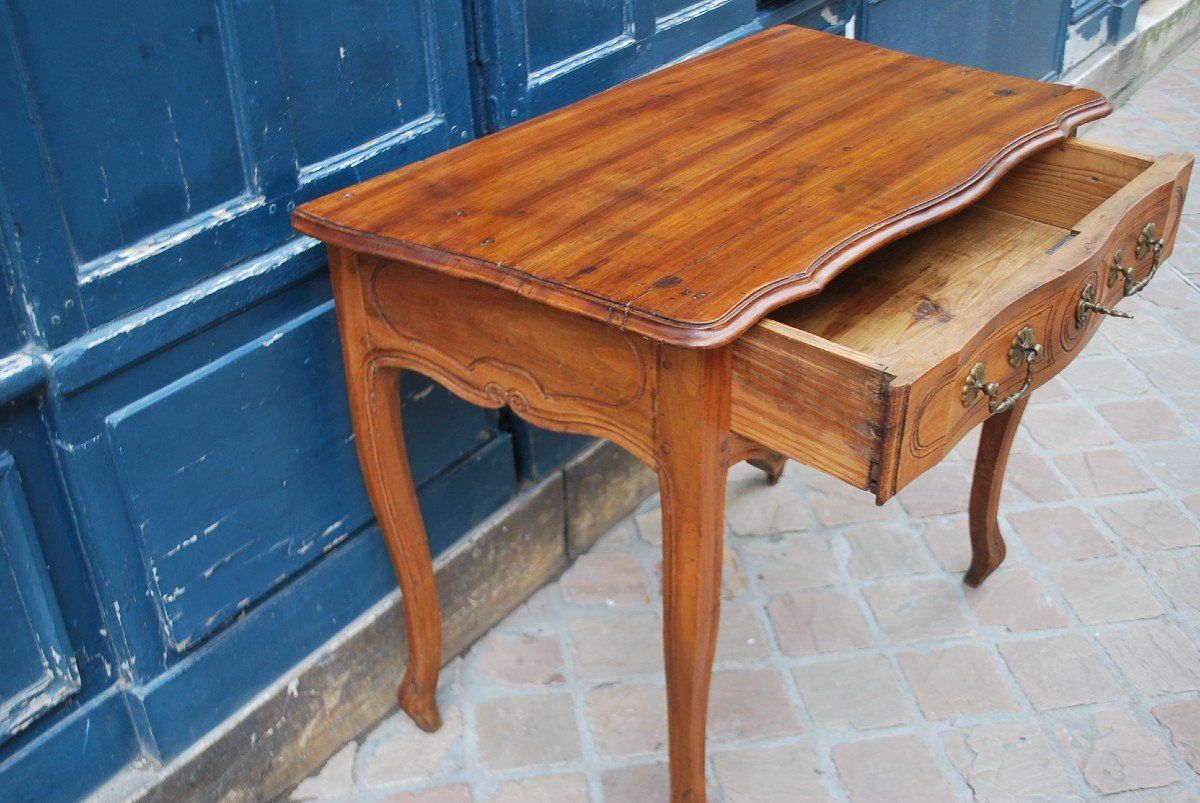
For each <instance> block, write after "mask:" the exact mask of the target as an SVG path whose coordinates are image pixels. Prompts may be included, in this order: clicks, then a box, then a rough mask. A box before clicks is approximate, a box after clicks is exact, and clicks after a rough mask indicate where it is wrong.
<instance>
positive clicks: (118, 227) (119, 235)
mask: <svg viewBox="0 0 1200 803" xmlns="http://www.w3.org/2000/svg"><path fill="white" fill-rule="evenodd" d="M13 27H14V33H15V35H16V40H17V41H18V42H19V43H20V45H21V56H22V62H23V66H24V68H25V75H26V78H27V81H28V90H27V91H28V92H29V95H30V98H31V100H32V102H33V103H32V105H33V106H34V108H35V110H36V114H37V118H38V121H39V129H40V132H41V135H42V137H41V139H42V143H43V147H44V148H45V157H46V159H47V160H48V162H49V163H50V164H51V165H53V178H54V180H55V182H56V183H57V184H58V185H59V186H60V187H63V188H64V189H67V191H66V192H62V193H61V194H60V196H59V197H60V198H61V208H62V211H63V217H64V218H65V228H66V235H67V236H68V238H69V239H70V241H71V243H72V246H73V250H74V252H75V255H76V257H77V258H78V259H79V261H80V263H81V266H80V268H81V271H83V272H85V273H86V272H88V271H89V270H95V269H98V268H100V267H101V266H102V265H103V264H105V263H106V262H110V261H111V258H110V259H109V260H102V261H101V262H98V263H97V262H95V260H97V259H98V258H100V257H102V256H104V255H106V254H109V253H110V252H114V251H117V250H118V249H122V248H127V247H129V246H132V245H133V244H135V243H137V242H138V241H140V240H142V239H144V238H146V237H148V236H150V235H151V234H153V233H154V232H156V231H158V230H160V229H163V228H166V227H168V226H173V225H176V224H178V223H180V222H181V221H183V220H185V219H186V218H189V217H191V216H192V215H195V214H200V213H202V212H204V211H205V210H207V209H211V208H212V207H216V206H218V205H221V204H223V203H226V202H228V201H230V200H231V199H234V198H237V197H239V196H241V195H242V194H243V193H244V192H245V191H246V190H247V187H246V180H245V174H244V172H243V170H242V164H241V158H240V153H239V148H238V136H237V129H236V126H235V123H234V109H233V99H232V98H231V96H230V92H229V83H228V81H227V80H226V76H225V69H224V54H223V52H222V47H221V42H220V38H219V35H218V27H219V22H218V19H217V13H216V8H215V6H214V5H213V4H212V3H208V2H203V0H182V1H181V2H177V3H173V4H172V6H171V13H170V14H163V13H162V9H161V7H160V6H157V5H148V4H136V3H120V2H112V1H111V0H110V2H103V0H101V1H100V2H93V3H83V4H79V3H69V4H68V3H58V2H38V3H36V4H32V3H22V2H15V3H13ZM64 87H71V91H69V92H64V91H62V89H63V88H64Z"/></svg>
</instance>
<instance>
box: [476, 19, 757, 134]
mask: <svg viewBox="0 0 1200 803" xmlns="http://www.w3.org/2000/svg"><path fill="white" fill-rule="evenodd" d="M755 13H756V6H755V3H754V0H703V1H702V2H695V3H680V2H676V1H675V0H570V2H561V0H560V2H553V0H476V2H475V30H476V36H477V39H478V42H477V50H478V53H479V56H480V58H481V60H482V64H483V83H484V86H485V91H484V96H485V98H486V101H487V103H486V109H485V112H484V114H485V120H484V126H485V128H486V129H487V130H489V131H494V130H497V129H500V128H503V127H505V126H508V125H512V124H513V123H516V122H520V121H521V120H527V119H529V118H530V117H535V116H537V115H539V114H542V113H544V112H547V111H550V110H551V109H555V108H558V107H559V106H564V105H566V104H568V103H571V102H572V101H575V100H579V99H580V98H582V97H585V96H587V95H591V94H593V93H595V92H600V91H602V90H604V89H607V88H608V87H610V86H613V85H614V84H617V83H620V82H622V81H627V80H629V79H631V78H634V77H636V76H638V75H641V74H643V73H646V72H649V71H650V70H653V69H656V68H658V67H661V66H663V65H664V64H667V63H669V62H671V61H673V60H675V59H678V58H680V57H682V56H684V55H686V54H687V53H688V52H689V51H691V50H694V49H696V48H699V47H702V46H704V45H705V44H707V43H709V42H711V41H712V40H713V39H716V38H717V37H719V36H722V35H725V34H728V33H730V32H731V31H733V30H734V29H736V28H738V27H739V26H742V25H746V24H749V23H751V22H752V21H753V20H754V19H755Z"/></svg>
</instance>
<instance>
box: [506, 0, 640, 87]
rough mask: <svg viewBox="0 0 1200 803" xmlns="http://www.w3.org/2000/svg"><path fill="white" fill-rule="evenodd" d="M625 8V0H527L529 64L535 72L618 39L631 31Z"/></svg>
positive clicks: (615, 41) (526, 28)
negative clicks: (563, 0) (567, 1)
mask: <svg viewBox="0 0 1200 803" xmlns="http://www.w3.org/2000/svg"><path fill="white" fill-rule="evenodd" d="M626 10H627V9H626V2H625V0H575V2H572V3H564V2H561V0H526V2H525V37H526V41H528V42H529V66H530V68H531V69H532V71H533V72H534V74H537V73H539V72H541V71H543V70H546V69H548V68H551V67H554V66H555V65H558V64H561V63H562V62H564V61H566V60H568V59H571V58H572V57H574V56H577V55H578V54H581V53H584V52H586V51H589V50H592V49H593V48H596V47H600V46H603V45H606V44H615V43H617V40H619V39H620V38H621V37H625V36H627V35H628V34H629V33H630V32H631V31H630V29H631V28H632V25H631V21H630V20H628V19H627V18H626ZM585 20H586V23H585V24H581V23H584V21H585ZM531 25H532V26H533V27H532V28H531V27H530V26H531Z"/></svg>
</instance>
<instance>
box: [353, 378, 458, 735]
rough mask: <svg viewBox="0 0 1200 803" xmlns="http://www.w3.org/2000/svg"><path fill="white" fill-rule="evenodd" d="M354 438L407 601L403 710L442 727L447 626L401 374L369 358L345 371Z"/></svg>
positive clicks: (426, 727)
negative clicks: (410, 447) (408, 442)
mask: <svg viewBox="0 0 1200 803" xmlns="http://www.w3.org/2000/svg"><path fill="white" fill-rule="evenodd" d="M347 374H348V376H349V387H350V409H351V416H352V418H353V420H354V432H355V440H356V441H357V443H358V456H359V460H360V461H361V463H362V469H363V477H364V479H365V480H366V484H367V492H368V493H369V494H370V497H371V503H372V505H373V506H374V508H375V514H376V516H377V517H378V519H379V529H380V530H381V531H382V532H383V539H384V542H385V543H386V544H387V548H388V553H389V554H390V555H391V558H392V566H393V567H394V568H395V570H396V577H397V579H399V581H400V592H401V593H402V594H403V596H404V618H405V625H406V629H407V633H408V666H407V668H406V669H405V670H404V679H403V680H402V681H401V683H400V691H399V697H400V707H401V708H403V709H404V710H405V712H407V713H408V715H409V716H410V717H412V719H413V721H414V722H416V723H417V725H419V726H420V727H421V728H422V729H423V730H426V731H435V730H437V729H438V728H440V727H441V726H442V718H441V715H440V714H439V713H438V707H437V697H436V694H437V676H438V668H439V667H440V666H441V661H442V625H441V613H440V610H439V607H438V598H437V585H436V582H435V580H434V577H433V559H432V558H431V557H430V554H429V542H428V540H427V539H426V537H425V525H424V523H423V522H422V520H421V509H420V507H419V506H418V504H417V493H416V490H415V488H414V486H413V480H412V473H411V471H410V470H409V466H408V451H407V449H406V448H405V445H404V430H403V427H402V426H401V418H400V376H399V374H400V372H399V369H397V368H392V367H382V366H379V365H378V364H376V363H374V362H372V361H370V360H368V361H367V362H366V364H365V365H363V367H362V368H361V369H360V370H359V371H349V370H348V371H347Z"/></svg>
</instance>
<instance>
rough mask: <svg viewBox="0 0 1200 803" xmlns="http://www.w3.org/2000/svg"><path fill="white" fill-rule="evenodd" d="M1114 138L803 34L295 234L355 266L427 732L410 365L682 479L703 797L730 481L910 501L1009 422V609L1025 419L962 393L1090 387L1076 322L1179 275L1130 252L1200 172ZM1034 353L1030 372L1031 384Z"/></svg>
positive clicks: (680, 727) (560, 119) (369, 423)
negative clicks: (819, 483)
mask: <svg viewBox="0 0 1200 803" xmlns="http://www.w3.org/2000/svg"><path fill="white" fill-rule="evenodd" d="M1107 109H1108V107H1107V104H1106V102H1105V101H1103V99H1101V98H1099V97H1098V96H1096V95H1094V94H1093V93H1089V92H1086V91H1081V90H1070V89H1068V88H1065V87H1057V86H1054V85H1048V84H1038V83H1034V82H1028V81H1021V80H1019V79H1015V78H1006V77H1003V76H996V75H990V74H988V73H981V72H978V71H974V70H968V69H965V68H957V67H952V66H949V65H944V64H938V63H935V62H930V61H926V60H922V59H916V58H913V57H911V56H903V55H900V54H896V53H891V52H888V51H883V50H880V49H878V48H874V47H872V46H869V45H864V44H861V43H857V42H847V41H844V40H841V39H837V38H833V37H827V36H824V35H821V34H814V33H811V32H806V31H802V30H800V29H790V28H785V29H775V30H772V31H769V32H765V33H763V34H759V35H757V36H753V37H749V38H748V39H746V40H744V41H742V42H739V43H736V44H734V45H731V46H729V47H727V48H724V49H722V50H720V51H717V52H716V53H713V54H711V55H708V56H705V57H702V58H699V59H696V60H694V61H692V62H688V63H686V64H683V65H680V66H677V67H673V68H669V69H666V70H663V71H662V72H660V73H657V74H655V75H653V76H649V77H647V78H644V79H641V80H640V81H637V82H633V83H631V84H629V85H626V86H624V87H619V88H617V89H614V90H612V91H610V92H606V93H603V94H602V95H600V96H598V97H596V98H593V99H591V100H588V101H585V102H583V103H580V104H576V105H575V106H572V107H569V108H567V109H565V110H563V111H561V112H558V113H555V114H553V115H550V116H548V117H547V118H543V119H541V120H537V121H532V122H530V123H528V124H524V125H521V126H517V127H515V128H514V129H511V130H509V131H506V132H502V133H501V134H497V135H493V136H491V137H488V138H486V139H484V140H482V141H480V142H477V143H472V144H470V145H467V146H464V147H463V148H461V149H458V150H455V151H453V152H451V153H448V154H445V155H443V156H438V157H434V158H433V159H430V160H428V161H426V162H424V163H422V164H419V165H415V166H413V167H410V168H407V169H405V170H402V171H398V172H396V173H392V174H388V175H386V176H383V177H381V178H379V179H375V180H373V181H369V182H366V183H364V184H361V185H358V186H356V187H353V188H351V189H349V190H347V191H345V192H343V193H339V194H336V195H334V196H329V197H328V198H325V199H322V200H320V201H317V202H314V203H312V204H309V205H307V206H305V207H302V208H301V209H300V210H297V212H296V213H295V216H294V220H295V225H296V227H297V228H298V229H300V230H301V231H304V232H306V233H310V234H314V235H316V236H319V237H321V238H322V239H324V240H326V242H327V243H328V244H329V253H330V268H331V272H332V277H333V287H334V294H335V297H336V308H337V314H338V321H339V326H340V329H341V333H342V344H343V351H344V356H345V366H346V377H347V386H348V388H349V395H350V404H351V411H352V415H353V420H354V429H355V433H356V439H357V445H358V451H359V457H360V460H361V463H362V466H363V473H364V476H365V478H366V483H367V489H368V492H369V494H370V496H371V501H372V503H373V505H374V507H375V511H376V513H377V516H378V520H379V525H380V528H381V530H382V532H383V536H384V539H385V542H386V543H387V546H388V549H389V552H390V554H391V557H392V560H393V563H394V565H395V569H396V573H397V576H398V578H399V582H400V587H401V591H402V594H403V604H404V611H405V621H406V626H407V633H408V642H407V643H408V660H407V664H406V667H405V672H404V677H403V680H402V682H401V685H400V690H399V698H400V705H401V706H402V707H403V709H404V710H405V711H407V712H408V713H409V714H410V715H411V716H412V717H413V719H414V720H415V721H416V722H417V724H419V725H420V726H421V727H423V728H425V729H436V728H437V727H439V725H440V722H441V719H440V716H439V714H438V708H437V701H436V688H437V674H438V669H439V667H440V664H441V662H442V660H443V658H444V656H443V655H442V651H441V627H442V625H441V621H440V615H439V607H438V598H437V593H436V588H435V581H434V574H433V566H432V562H431V560H430V554H429V548H428V544H427V540H426V534H425V531H424V528H423V524H422V520H421V515H420V510H419V507H418V503H417V497H416V494H415V491H414V489H413V485H412V477H411V472H410V470H409V467H408V460H407V455H406V451H405V445H404V439H403V428H402V420H401V412H400V404H399V389H398V377H399V371H400V370H401V369H409V370H415V371H419V372H422V373H424V374H426V375H428V376H430V377H433V378H434V379H436V380H437V381H439V382H440V383H442V384H443V385H445V386H446V387H447V388H449V389H450V390H451V391H452V392H454V393H456V394H457V395H459V396H461V397H462V398H464V399H467V400H468V401H472V402H474V403H476V404H480V405H483V406H486V407H492V408H497V407H503V406H507V407H509V408H511V409H512V410H513V411H514V412H515V413H517V414H518V415H520V416H522V417H523V418H525V419H527V420H529V421H531V422H532V423H535V424H537V425H539V426H543V427H547V428H549V429H553V430H556V431H563V432H576V433H583V434H590V435H596V436H599V437H604V438H608V439H610V440H612V441H614V442H616V443H618V444H620V445H621V446H623V447H624V448H626V449H628V450H629V451H630V452H631V453H633V454H634V455H636V456H637V457H638V458H639V459H641V460H642V461H644V462H645V463H646V464H647V465H649V466H650V467H651V468H653V469H654V470H655V471H656V472H657V474H658V477H659V487H660V490H661V493H662V515H663V644H664V652H665V663H666V697H667V702H668V740H669V748H670V786H671V800H672V801H673V802H674V803H682V802H683V801H689V802H690V803H702V801H704V800H705V799H706V791H705V721H706V713H707V705H708V688H709V680H710V672H711V667H712V660H713V654H714V650H715V645H716V635H717V623H718V621H719V606H720V599H721V598H720V585H721V558H722V537H723V532H724V526H723V518H724V504H725V483H726V474H727V470H728V468H729V467H730V466H731V465H733V464H734V463H736V462H738V461H740V460H749V461H751V462H752V463H753V464H754V465H756V466H758V467H760V468H762V469H763V470H764V471H765V472H766V473H767V480H768V481H772V482H773V481H774V480H776V479H778V476H779V473H780V472H781V471H782V470H783V464H784V461H785V459H786V458H794V459H797V460H800V461H802V462H805V463H807V464H809V465H811V466H815V467H816V468H818V469H820V470H822V471H825V472H827V473H829V474H831V475H833V476H836V477H838V478H840V479H842V480H844V481H846V482H848V483H850V484H852V485H855V486H857V487H859V488H864V489H868V490H870V491H873V492H874V493H875V494H876V497H877V498H878V500H879V501H880V502H883V501H884V500H886V499H887V498H888V497H890V496H891V495H892V494H894V493H895V492H896V491H897V490H899V489H900V488H901V487H903V486H904V485H905V484H906V483H907V482H909V481H911V480H912V479H913V478H914V477H916V476H918V475H919V474H920V473H922V472H923V471H925V470H927V469H928V468H930V467H931V466H932V465H934V464H936V463H937V461H938V460H940V459H941V458H942V457H944V456H945V454H946V453H947V452H948V451H949V449H950V448H951V447H953V445H954V444H955V443H956V442H957V441H958V440H959V439H960V438H961V437H962V436H963V435H964V434H965V433H966V432H967V431H969V430H970V429H971V428H972V427H974V426H976V425H978V424H979V423H980V422H985V423H984V431H983V437H982V438H981V441H980V446H979V456H978V459H977V461H976V469H975V478H974V484H973V486H972V494H971V501H970V538H971V544H972V554H973V557H972V563H971V568H970V571H969V572H968V574H967V577H966V581H967V582H970V583H973V584H977V583H979V582H982V581H983V580H984V579H985V578H986V577H987V575H988V574H990V573H991V572H992V571H993V570H994V569H995V568H996V567H997V566H998V565H999V563H1000V561H1001V560H1002V559H1003V557H1004V541H1003V538H1002V537H1001V533H1000V530H999V528H998V526H997V516H996V512H997V506H998V504H999V498H1000V490H1001V484H1002V481H1003V476H1004V469H1005V463H1006V461H1007V458H1008V452H1009V449H1010V447H1011V444H1012V438H1013V435H1014V433H1015V431H1016V428H1017V425H1018V422H1019V420H1020V417H1021V414H1022V412H1023V410H1024V407H1025V404H1026V403H1027V401H1028V396H1027V395H1025V396H1023V397H1022V398H1021V399H1020V400H1015V401H1013V402H1010V403H1005V404H1004V405H1002V406H997V407H995V408H991V409H990V408H989V401H990V400H989V398H988V397H987V396H986V395H985V394H980V395H979V397H978V398H976V399H973V400H971V399H968V400H967V402H966V403H965V404H964V398H965V397H964V394H963V386H964V381H965V380H966V378H967V376H968V375H969V372H970V371H971V370H973V367H974V366H976V365H977V364H978V365H982V366H983V367H984V369H985V371H986V376H985V379H986V381H987V382H995V383H996V386H995V388H994V389H993V391H992V392H993V393H994V394H995V396H996V399H995V401H994V402H993V404H996V405H999V401H1000V399H1002V398H1003V397H1005V396H1008V395H1009V394H1012V393H1014V392H1016V391H1017V389H1018V388H1019V387H1020V386H1021V385H1022V382H1023V381H1024V380H1025V379H1027V378H1028V380H1029V382H1028V386H1029V388H1036V387H1037V386H1038V385H1040V384H1041V383H1043V382H1045V381H1046V380H1047V379H1048V378H1049V377H1051V376H1053V375H1054V374H1055V373H1057V372H1058V371H1060V370H1062V368H1063V367H1064V366H1065V365H1066V364H1067V363H1068V362H1069V361H1070V360H1071V359H1072V358H1073V357H1074V356H1075V355H1076V354H1078V353H1079V350H1080V347H1081V346H1082V345H1083V344H1084V343H1086V342H1087V341H1088V339H1089V338H1090V337H1091V336H1092V335H1093V334H1094V333H1095V331H1096V329H1097V328H1098V327H1099V326H1100V324H1101V322H1102V321H1103V319H1104V317H1105V316H1103V315H1102V314H1100V313H1098V312H1094V313H1093V314H1090V315H1089V316H1086V317H1083V318H1081V317H1079V316H1078V315H1077V312H1078V310H1079V302H1080V300H1081V299H1083V298H1085V297H1088V298H1092V299H1094V301H1095V303H1099V304H1103V305H1107V306H1113V305H1115V304H1116V303H1117V302H1118V301H1120V300H1121V298H1122V288H1123V286H1124V282H1123V281H1116V282H1114V283H1112V284H1110V283H1109V282H1108V278H1109V276H1110V275H1111V270H1110V268H1111V265H1112V264H1113V263H1114V260H1116V259H1118V257H1119V258H1120V259H1121V260H1123V262H1122V264H1125V265H1131V266H1132V273H1133V278H1134V279H1142V278H1144V277H1146V276H1148V275H1149V273H1150V271H1151V270H1152V269H1153V265H1154V264H1155V262H1154V260H1155V254H1154V253H1152V252H1147V253H1144V254H1143V255H1142V256H1140V257H1139V256H1137V255H1136V252H1137V244H1138V240H1139V235H1140V234H1141V233H1142V232H1143V231H1145V230H1146V227H1147V224H1150V223H1153V224H1154V226H1155V229H1154V230H1155V238H1156V239H1158V238H1161V242H1159V244H1158V245H1159V247H1158V249H1157V250H1158V253H1157V257H1158V258H1160V259H1161V258H1165V257H1166V256H1167V255H1168V254H1169V253H1170V250H1171V245H1172V243H1173V241H1174V238H1175V233H1176V230H1177V229H1178V225H1179V219H1180V214H1181V211H1182V202H1183V198H1184V196H1185V191H1186V187H1187V183H1188V179H1189V177H1190V171H1191V164H1192V160H1191V157H1190V156H1167V157H1162V158H1159V159H1153V158H1150V157H1145V156H1140V155H1137V154H1130V153H1127V152H1125V151H1121V150H1118V149H1112V148H1104V147H1101V146H1097V145H1092V144H1088V143H1085V142H1080V141H1078V140H1074V139H1065V137H1066V135H1067V133H1068V132H1069V131H1070V129H1071V127H1072V126H1074V125H1076V124H1078V123H1079V122H1082V121H1084V120H1086V119H1092V118H1093V117H1095V116H1098V115H1101V114H1103V113H1105V112H1106V111H1107ZM954 212H958V214H955V215H954V216H953V217H949V218H948V219H945V220H944V221H943V222H937V221H938V220H939V219H942V218H947V216H948V215H950V214H951V213H954ZM850 265H853V268H852V269H850V270H848V271H846V272H845V273H843V274H842V275H836V274H838V272H839V271H841V270H842V269H843V268H846V267H848V266H850ZM1089 286H1090V287H1091V288H1092V289H1091V291H1087V288H1088V287H1089ZM820 290H823V292H821V293H820V295H817V296H814V297H810V296H813V294H814V293H816V292H817V291H820ZM1087 292H1091V293H1092V295H1091V296H1086V293H1087ZM768 312H770V313H771V314H770V315H769V316H766V317H764V315H765V314H766V313H768ZM1117 325H1127V324H1125V323H1124V322H1120V323H1118V324H1117ZM1025 329H1028V330H1029V331H1030V332H1031V333H1032V337H1033V338H1035V339H1036V341H1037V342H1038V344H1039V346H1040V350H1039V351H1038V353H1037V357H1036V360H1035V361H1034V362H1033V363H1032V365H1033V367H1034V369H1035V370H1034V371H1033V372H1032V373H1027V366H1028V365H1029V363H1027V362H1023V363H1021V364H1019V365H1014V364H1012V363H1011V362H1010V361H1009V357H1008V355H1009V351H1010V349H1011V348H1012V344H1013V342H1014V338H1015V337H1016V336H1017V335H1018V333H1019V332H1021V331H1023V330H1025ZM1112 331H1113V332H1114V336H1118V337H1119V334H1116V333H1117V332H1119V330H1116V329H1115V328H1114V329H1113V330H1112ZM992 409H995V410H996V412H995V414H993V413H992Z"/></svg>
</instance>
